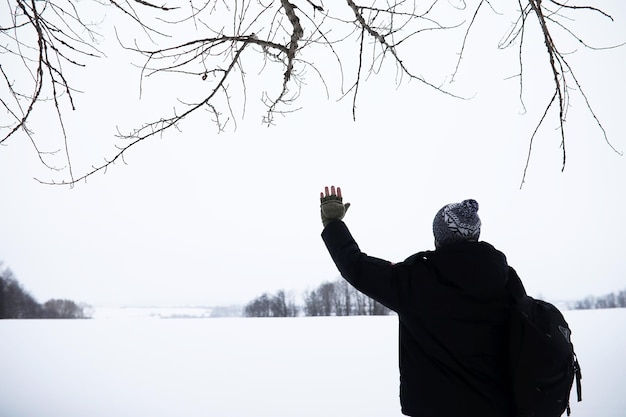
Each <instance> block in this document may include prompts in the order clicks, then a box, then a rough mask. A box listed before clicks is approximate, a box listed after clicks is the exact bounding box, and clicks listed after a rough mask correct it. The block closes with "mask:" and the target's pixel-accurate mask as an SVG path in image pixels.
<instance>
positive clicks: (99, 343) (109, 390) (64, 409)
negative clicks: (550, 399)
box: [0, 309, 626, 417]
mask: <svg viewBox="0 0 626 417" xmlns="http://www.w3.org/2000/svg"><path fill="white" fill-rule="evenodd" d="M100 313H101V314H100V315H98V311H96V314H95V315H94V317H95V318H94V319H92V320H3V321H1V322H0V340H2V343H1V344H0V357H1V358H2V360H1V361H0V416H2V417H148V416H149V417H172V416H176V417H200V416H202V417H213V416H216V417H248V416H255V417H264V416H267V417H283V416H284V417H287V416H289V417H307V416H311V417H313V416H315V417H318V416H325V417H335V416H337V417H347V416H359V417H382V416H385V417H393V416H401V413H400V411H399V403H398V371H397V333H396V332H397V318H396V317H395V316H379V317H372V316H363V317H306V318H305V317H299V318H263V319H261V318H195V319H162V318H156V316H152V317H150V316H146V315H144V316H141V315H138V314H121V313H123V312H118V313H120V314H117V315H115V314H113V313H112V312H111V311H108V312H107V314H103V313H102V312H100ZM564 313H565V317H566V319H567V320H568V321H569V323H570V325H571V327H572V330H573V335H572V339H573V342H574V345H575V348H576V351H577V354H578V357H579V360H580V362H581V366H582V371H583V401H582V402H581V403H576V402H573V403H572V416H573V417H622V416H624V415H625V413H626V396H625V395H624V385H623V377H624V375H625V374H626V360H624V352H626V334H625V333H624V331H623V330H624V323H626V309H605V310H577V311H565V312H564Z"/></svg>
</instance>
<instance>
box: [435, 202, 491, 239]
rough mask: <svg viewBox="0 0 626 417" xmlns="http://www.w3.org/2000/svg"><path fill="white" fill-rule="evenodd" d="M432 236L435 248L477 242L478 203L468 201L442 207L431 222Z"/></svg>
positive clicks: (478, 223) (478, 233)
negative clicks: (464, 241) (466, 241)
mask: <svg viewBox="0 0 626 417" xmlns="http://www.w3.org/2000/svg"><path fill="white" fill-rule="evenodd" d="M433 234H434V235H435V246H437V247H441V246H444V245H447V244H450V243H454V242H458V241H463V240H468V241H474V242H475V241H478V237H479V236H480V218H479V217H478V202H477V201H476V200H471V199H470V200H464V201H462V202H461V203H451V204H447V205H445V206H443V207H442V208H441V209H440V210H439V211H438V212H437V215H435V220H433Z"/></svg>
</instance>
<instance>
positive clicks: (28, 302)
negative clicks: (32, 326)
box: [0, 265, 87, 319]
mask: <svg viewBox="0 0 626 417" xmlns="http://www.w3.org/2000/svg"><path fill="white" fill-rule="evenodd" d="M0 266H1V265H0ZM82 318H87V317H86V315H85V312H84V306H80V305H78V304H76V303H75V302H73V301H70V300H58V299H52V300H48V301H46V302H45V303H43V304H39V303H38V302H37V301H36V300H35V299H34V298H33V297H32V296H31V295H30V294H29V293H28V292H27V291H26V290H24V289H23V288H22V286H21V285H20V283H19V282H17V279H16V278H15V276H14V275H13V272H11V270H10V269H4V270H2V268H0V319H82Z"/></svg>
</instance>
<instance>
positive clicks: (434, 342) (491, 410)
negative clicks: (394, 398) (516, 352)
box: [322, 221, 512, 417]
mask: <svg viewBox="0 0 626 417" xmlns="http://www.w3.org/2000/svg"><path fill="white" fill-rule="evenodd" d="M322 238H323V240H324V242H325V244H326V247H327V248H328V251H329V252H330V255H331V256H332V258H333V261H334V262H335V264H336V265H337V268H338V269H339V271H340V273H341V275H342V276H343V277H344V278H345V279H346V280H347V281H348V282H350V284H352V285H353V286H354V287H355V288H356V289H358V290H359V291H361V292H363V293H364V294H366V295H368V296H370V297H372V298H373V299H375V300H377V301H379V302H380V303H382V304H384V305H385V306H387V307H389V308H390V309H392V310H393V311H395V312H397V313H398V318H399V325H400V329H399V338H400V339H399V349H400V352H399V360H400V403H401V406H402V412H403V413H404V414H406V415H410V416H415V417H509V416H510V415H511V411H510V409H511V408H510V407H511V403H512V401H511V397H510V388H509V387H510V386H509V383H508V378H507V362H506V360H507V357H506V352H507V347H506V342H507V323H508V320H509V295H508V292H507V289H506V282H507V276H508V271H509V267H508V265H507V262H506V257H505V256H504V254H502V253H501V252H499V251H498V250H496V249H495V248H494V247H493V246H491V245H490V244H488V243H485V242H463V243H459V244H454V245H450V246H446V247H443V248H439V249H437V250H434V251H426V252H420V253H417V254H415V255H413V256H411V257H409V258H408V259H406V260H405V261H404V262H401V263H397V264H392V263H390V262H388V261H385V260H382V259H378V258H374V257H371V256H368V255H366V254H365V253H363V252H361V251H360V249H359V247H358V245H357V244H356V242H355V240H354V239H353V237H352V235H351V234H350V232H349V230H348V228H347V227H346V225H345V224H344V223H343V222H342V221H335V222H331V223H330V224H328V226H327V227H326V228H325V229H324V231H323V232H322Z"/></svg>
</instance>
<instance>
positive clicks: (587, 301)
mask: <svg viewBox="0 0 626 417" xmlns="http://www.w3.org/2000/svg"><path fill="white" fill-rule="evenodd" d="M569 307H570V308H571V309H573V310H590V309H596V308H623V307H626V290H623V291H620V292H618V293H614V292H613V293H610V294H606V295H602V296H599V297H596V296H591V295H590V296H589V297H586V298H583V299H582V300H579V301H575V302H573V303H570V305H569Z"/></svg>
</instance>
